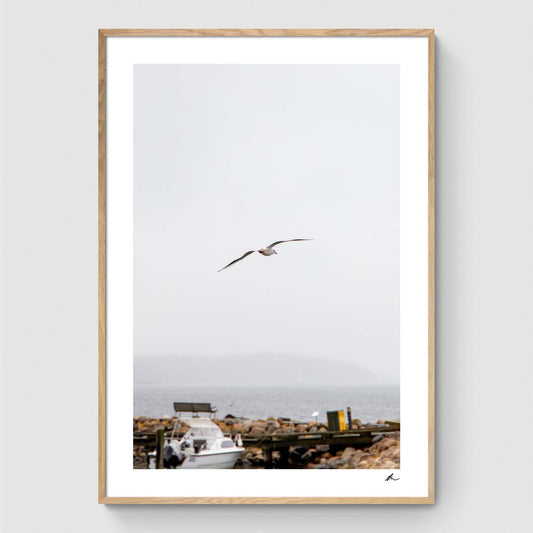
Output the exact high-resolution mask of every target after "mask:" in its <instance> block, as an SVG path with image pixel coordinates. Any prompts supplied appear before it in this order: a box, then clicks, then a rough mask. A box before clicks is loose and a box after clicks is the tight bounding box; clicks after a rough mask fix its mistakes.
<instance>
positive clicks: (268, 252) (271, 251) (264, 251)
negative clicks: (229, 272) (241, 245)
mask: <svg viewBox="0 0 533 533" xmlns="http://www.w3.org/2000/svg"><path fill="white" fill-rule="evenodd" d="M312 240H313V239H289V240H288V241H276V242H273V243H272V244H270V245H268V246H267V247H266V248H261V249H259V250H250V251H249V252H246V253H245V254H244V255H241V257H239V259H235V261H232V262H231V263H229V264H227V265H226V266H225V267H224V268H221V269H220V270H219V272H222V271H223V270H225V269H226V268H228V267H230V266H231V265H234V264H235V263H238V262H239V261H242V260H243V259H244V258H245V257H248V256H249V255H250V254H253V253H254V252H259V253H260V254H261V255H266V256H269V255H274V254H277V253H278V252H276V250H274V246H277V245H278V244H281V243H283V242H294V241H312Z"/></svg>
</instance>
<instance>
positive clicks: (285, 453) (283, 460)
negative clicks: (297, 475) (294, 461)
mask: <svg viewBox="0 0 533 533" xmlns="http://www.w3.org/2000/svg"><path fill="white" fill-rule="evenodd" d="M278 450H279V468H288V467H289V448H288V446H284V447H280V448H278Z"/></svg>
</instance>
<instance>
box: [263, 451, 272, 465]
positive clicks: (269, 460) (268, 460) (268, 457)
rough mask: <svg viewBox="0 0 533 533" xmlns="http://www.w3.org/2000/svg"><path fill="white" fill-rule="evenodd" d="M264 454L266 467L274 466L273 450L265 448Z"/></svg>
mask: <svg viewBox="0 0 533 533" xmlns="http://www.w3.org/2000/svg"><path fill="white" fill-rule="evenodd" d="M263 456H264V458H265V468H266V469H269V468H272V450H271V449H270V448H263Z"/></svg>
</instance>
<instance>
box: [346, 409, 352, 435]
mask: <svg viewBox="0 0 533 533" xmlns="http://www.w3.org/2000/svg"><path fill="white" fill-rule="evenodd" d="M346 412H347V413H348V429H349V430H350V431H351V430H352V429H353V428H352V408H351V407H347V408H346Z"/></svg>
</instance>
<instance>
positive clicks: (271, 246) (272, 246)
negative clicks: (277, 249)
mask: <svg viewBox="0 0 533 533" xmlns="http://www.w3.org/2000/svg"><path fill="white" fill-rule="evenodd" d="M312 240H313V239H289V240H288V241H276V242H273V243H272V244H270V245H269V246H267V248H274V246H276V245H278V244H281V243H282V242H294V241H312Z"/></svg>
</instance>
